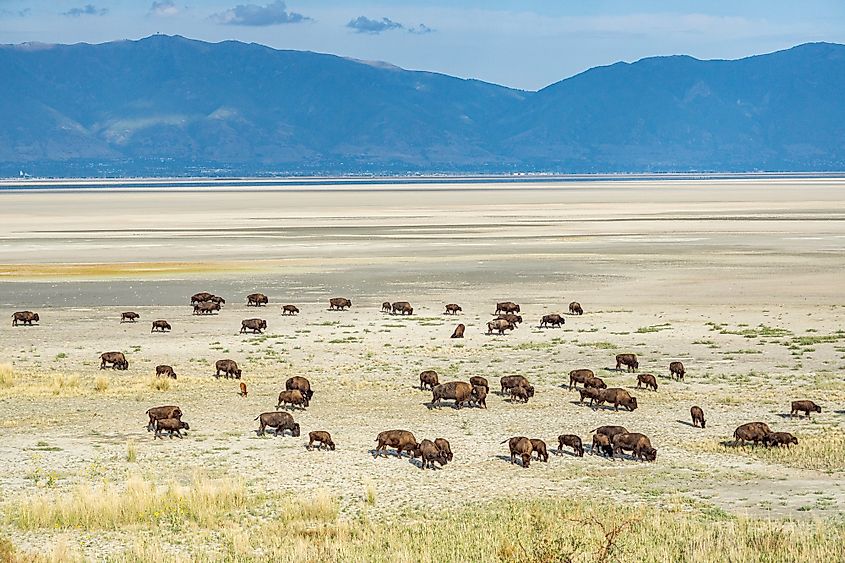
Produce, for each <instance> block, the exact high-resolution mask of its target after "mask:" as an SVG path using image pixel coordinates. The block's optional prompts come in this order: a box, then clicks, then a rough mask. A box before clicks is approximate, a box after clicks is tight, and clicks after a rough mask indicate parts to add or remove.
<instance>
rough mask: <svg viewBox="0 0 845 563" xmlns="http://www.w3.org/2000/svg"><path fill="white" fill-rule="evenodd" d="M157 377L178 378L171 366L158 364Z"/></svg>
mask: <svg viewBox="0 0 845 563" xmlns="http://www.w3.org/2000/svg"><path fill="white" fill-rule="evenodd" d="M156 377H170V378H173V379H176V372H175V371H173V368H172V367H171V366H166V365H160V366H156Z"/></svg>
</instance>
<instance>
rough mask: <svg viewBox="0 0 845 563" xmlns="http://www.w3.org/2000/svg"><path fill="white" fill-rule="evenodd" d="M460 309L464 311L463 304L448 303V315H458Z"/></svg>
mask: <svg viewBox="0 0 845 563" xmlns="http://www.w3.org/2000/svg"><path fill="white" fill-rule="evenodd" d="M458 311H463V309H461V306H460V305H458V304H457V303H449V304H448V305H446V314H447V315H457V314H458Z"/></svg>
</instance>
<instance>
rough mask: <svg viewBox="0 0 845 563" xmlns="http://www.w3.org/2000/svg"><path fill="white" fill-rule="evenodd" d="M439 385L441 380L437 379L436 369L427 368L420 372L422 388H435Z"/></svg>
mask: <svg viewBox="0 0 845 563" xmlns="http://www.w3.org/2000/svg"><path fill="white" fill-rule="evenodd" d="M437 385H440V381H438V379H437V372H436V371H434V370H433V369H427V370H425V371H423V372H420V390H425V388H426V387H428V388H429V389H434V388H435V387H436V386H437Z"/></svg>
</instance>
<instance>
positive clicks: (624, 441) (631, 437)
mask: <svg viewBox="0 0 845 563" xmlns="http://www.w3.org/2000/svg"><path fill="white" fill-rule="evenodd" d="M612 443H613V453H614V454H618V455H620V456H621V455H622V452H623V451H625V450H628V451H630V452H631V455H632V456H633V457H634V459H639V460H642V461H655V460H656V459H657V450H656V449H654V448H652V447H651V441H649V439H648V436H646V435H645V434H640V433H638V432H623V433H621V434H617V435H615V436H614V437H613V440H612Z"/></svg>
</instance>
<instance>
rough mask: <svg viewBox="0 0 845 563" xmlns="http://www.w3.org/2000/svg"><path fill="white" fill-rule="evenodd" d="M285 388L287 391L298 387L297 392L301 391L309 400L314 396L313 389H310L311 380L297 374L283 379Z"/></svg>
mask: <svg viewBox="0 0 845 563" xmlns="http://www.w3.org/2000/svg"><path fill="white" fill-rule="evenodd" d="M285 389H287V390H289V391H290V390H293V389H298V390H299V392H300V393H302V396H303V397H305V398H306V399H308V400H309V401H310V400H311V399H312V398H314V391H312V390H311V382H310V381H308V380H307V379H305V378H304V377H301V376H299V375H295V376H293V377H290V378H288V380H287V381H285Z"/></svg>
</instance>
